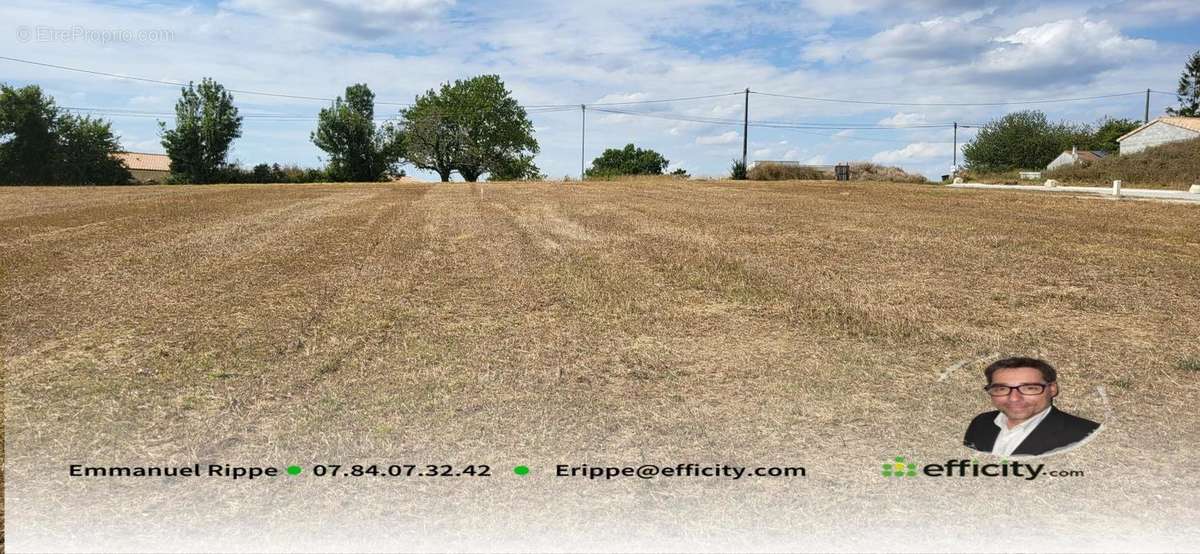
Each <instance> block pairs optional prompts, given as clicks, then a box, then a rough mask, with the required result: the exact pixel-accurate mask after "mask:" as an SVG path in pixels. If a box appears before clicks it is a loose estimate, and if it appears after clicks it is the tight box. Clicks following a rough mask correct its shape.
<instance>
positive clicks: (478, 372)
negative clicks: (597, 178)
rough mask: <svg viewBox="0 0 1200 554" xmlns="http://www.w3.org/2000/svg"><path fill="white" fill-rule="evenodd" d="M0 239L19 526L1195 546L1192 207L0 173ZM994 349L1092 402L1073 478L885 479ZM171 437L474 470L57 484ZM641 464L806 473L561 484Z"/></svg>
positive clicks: (217, 455)
mask: <svg viewBox="0 0 1200 554" xmlns="http://www.w3.org/2000/svg"><path fill="white" fill-rule="evenodd" d="M0 255H2V256H3V277H2V279H3V290H4V295H3V299H2V308H3V309H2V310H0V336H2V339H0V340H2V346H0V347H2V348H3V358H2V363H3V366H4V373H5V381H6V383H5V385H6V408H7V409H6V412H5V436H4V438H5V440H6V459H5V464H6V480H7V490H6V493H5V494H6V496H7V500H8V508H7V514H6V515H7V518H8V525H9V526H10V537H11V536H12V535H11V533H12V532H14V531H13V529H14V527H13V526H15V525H18V524H21V525H25V526H28V527H26V529H38V530H39V531H38V533H44V534H46V536H50V535H51V534H52V533H64V532H73V533H83V531H80V530H79V528H78V527H72V525H73V524H74V523H77V522H78V521H79V520H72V521H67V520H69V519H70V518H67V519H64V516H63V514H64V513H70V514H73V516H72V517H76V518H82V519H88V520H89V521H91V520H92V519H94V520H95V521H101V522H109V523H110V524H111V525H110V528H111V536H109V538H110V539H114V540H116V539H120V540H123V541H134V540H135V539H137V538H138V537H143V538H145V539H146V540H152V539H153V538H154V537H155V536H156V535H154V533H155V532H156V531H155V530H154V527H155V526H154V525H153V524H151V523H150V522H155V523H159V524H161V525H163V526H167V525H169V524H172V523H171V522H178V521H186V522H188V525H189V527H188V528H189V529H192V530H193V531H196V530H198V529H207V528H218V527H220V528H222V529H224V531H223V532H227V533H230V534H235V533H236V531H237V528H239V527H238V525H241V526H242V527H241V528H244V529H243V530H246V532H247V533H249V535H248V536H250V537H251V539H252V538H253V532H254V530H255V529H262V528H270V529H276V530H278V529H284V528H287V526H288V525H295V526H296V529H298V530H293V531H292V532H293V533H303V529H305V528H307V529H310V530H311V529H312V528H313V527H312V525H322V524H323V525H327V526H332V525H333V523H334V522H338V521H342V520H343V519H344V520H346V521H356V522H359V523H364V525H365V524H366V523H370V522H376V523H379V522H385V523H379V524H378V525H374V527H370V528H371V529H372V531H371V533H375V534H374V535H371V536H373V537H392V535H389V533H392V534H394V540H401V539H403V538H405V537H407V539H405V540H411V541H415V542H407V543H402V544H405V545H412V546H413V548H416V547H417V546H418V545H419V544H423V543H421V542H419V541H418V539H419V538H421V537H424V538H425V539H427V543H428V544H429V545H430V548H433V547H436V546H442V547H444V546H446V545H447V544H467V545H469V544H474V543H471V537H468V536H466V535H464V534H463V533H464V531H463V530H464V529H467V528H471V529H476V530H477V531H479V535H478V536H477V537H475V538H476V539H478V540H484V539H479V537H483V536H485V535H486V534H487V532H488V530H492V531H493V535H494V536H495V537H502V536H505V535H504V531H503V529H505V528H506V527H505V525H516V524H517V522H515V521H513V519H514V517H510V516H515V515H516V514H525V515H526V516H527V517H524V516H523V517H521V518H519V519H521V522H520V532H521V533H526V535H524V536H526V537H530V536H532V537H541V538H546V537H549V536H556V535H555V533H558V534H562V533H563V531H562V529H563V528H564V527H562V526H568V525H569V526H572V527H571V529H572V533H574V534H573V535H572V536H573V537H575V538H577V539H578V540H580V541H584V540H591V541H603V540H606V539H605V537H610V538H611V539H612V541H613V542H611V543H609V542H606V543H601V544H610V545H615V544H617V543H618V542H619V540H627V541H635V540H636V539H637V538H638V537H651V538H653V537H658V538H664V537H684V538H681V539H678V540H680V541H684V542H675V543H666V544H668V545H671V544H673V545H675V546H679V545H681V544H687V542H686V541H687V540H691V541H703V540H705V539H706V538H711V539H713V540H717V539H721V540H724V541H725V542H723V543H721V544H724V545H727V546H728V545H738V544H741V545H746V546H747V547H753V546H755V545H761V544H775V543H778V544H795V543H794V542H793V543H789V542H788V541H789V540H791V541H795V540H796V537H800V536H805V537H809V538H814V537H816V538H819V537H826V538H827V539H829V540H834V539H841V540H842V541H844V542H842V543H840V544H843V545H852V544H854V543H853V540H854V537H847V536H843V535H838V532H839V531H838V529H842V528H845V527H855V526H857V527H858V528H860V529H862V528H873V529H875V530H876V531H877V532H878V533H882V534H887V533H893V532H894V534H895V535H896V536H898V537H905V536H909V535H920V536H924V537H925V538H926V539H928V540H929V541H936V540H952V539H953V537H954V534H955V533H956V532H961V533H962V537H973V536H976V535H974V533H976V530H977V529H980V528H986V527H987V526H989V525H994V522H995V520H996V519H997V518H1001V519H1003V518H1018V517H1020V516H1022V514H1025V515H1028V514H1031V513H1036V514H1037V518H1038V519H1037V523H1036V525H1033V526H1032V527H1030V528H1029V529H1030V531H1029V532H1030V533H1031V535H1034V536H1042V535H1045V536H1047V537H1053V536H1055V535H1056V534H1057V535H1058V536H1060V537H1062V536H1064V535H1063V534H1064V533H1072V532H1074V533H1076V534H1078V533H1079V532H1080V531H1079V530H1080V529H1085V530H1087V532H1088V533H1093V534H1092V537H1091V539H1089V540H1095V541H1100V542H1097V543H1096V544H1104V543H1103V541H1106V540H1108V541H1117V542H1119V541H1121V539H1122V537H1125V538H1126V539H1128V537H1130V535H1129V534H1128V532H1129V531H1128V530H1129V529H1138V532H1139V533H1147V534H1148V535H1147V536H1150V537H1158V538H1161V539H1162V540H1163V541H1164V542H1163V543H1162V544H1163V545H1164V547H1171V546H1172V545H1177V544H1192V545H1193V546H1194V544H1195V543H1185V542H1183V541H1187V540H1195V539H1196V532H1197V530H1196V526H1195V522H1196V521H1197V520H1198V518H1200V510H1198V509H1197V508H1196V506H1195V505H1194V497H1195V495H1196V493H1197V485H1196V481H1195V477H1194V475H1195V473H1194V466H1195V463H1196V462H1195V460H1196V454H1197V449H1196V439H1197V437H1200V414H1198V413H1197V410H1196V401H1197V398H1198V395H1197V392H1198V391H1200V207H1197V206H1191V205H1177V204H1167V203H1158V202H1137V201H1129V200H1123V201H1112V200H1107V199H1100V198H1076V197H1070V196H1060V195H1043V194H1030V193H1016V192H1014V193H1009V192H992V191H972V190H950V189H945V188H941V187H937V186H926V185H900V184H882V183H855V184H849V185H847V184H841V183H832V182H779V183H755V182H724V181H711V182H678V181H625V182H599V183H585V184H580V183H566V184H562V183H529V184H516V183H480V184H466V183H456V184H421V183H405V184H392V185H388V184H369V185H367V184H364V185H281V186H188V187H120V188H7V189H0ZM999 354H1010V355H1042V356H1044V357H1046V358H1047V359H1049V360H1050V361H1051V362H1052V363H1054V364H1056V365H1057V366H1058V368H1059V371H1060V374H1061V383H1062V387H1063V391H1064V392H1063V395H1062V396H1061V397H1060V399H1059V400H1058V405H1059V406H1061V407H1063V408H1064V409H1066V410H1068V411H1071V412H1074V413H1077V414H1079V415H1083V416H1086V417H1090V418H1092V419H1095V420H1098V421H1104V422H1105V428H1104V430H1103V432H1102V433H1101V434H1100V435H1099V436H1098V437H1097V438H1096V439H1095V440H1094V441H1092V442H1091V443H1090V444H1088V445H1086V446H1085V447H1084V448H1081V449H1077V450H1075V451H1072V452H1070V453H1067V454H1063V455H1061V456H1058V457H1055V458H1054V461H1055V462H1054V463H1055V464H1057V465H1059V466H1061V467H1064V468H1072V469H1081V470H1085V471H1086V472H1087V476H1086V477H1082V478H1073V479H1062V480H1057V481H1055V480H1050V481H1044V480H1039V481H1037V482H1033V483H1023V482H1022V483H1018V482H1008V481H1005V482H1003V483H990V484H987V485H986V486H984V485H981V484H980V483H979V482H978V481H970V480H949V479H946V480H934V479H928V480H924V481H914V482H911V483H900V484H898V483H893V482H888V481H886V480H882V478H881V477H880V476H879V474H878V467H879V464H880V463H881V462H882V461H883V460H885V459H887V458H890V457H891V456H894V455H898V454H903V455H908V456H910V457H916V458H918V459H920V460H921V461H935V460H945V459H949V458H957V457H969V456H970V454H969V452H968V451H966V450H965V449H963V448H962V447H961V446H960V442H961V437H962V433H963V431H964V429H965V426H966V423H967V422H968V421H969V420H970V418H971V417H972V416H974V415H975V414H977V413H979V412H982V411H985V410H988V409H990V408H989V405H988V402H987V400H986V398H985V397H984V396H983V393H982V391H980V390H979V389H980V387H981V386H982V384H983V379H982V375H981V370H982V368H983V366H984V365H985V364H986V362H987V361H988V360H989V359H991V357H993V356H994V355H999ZM197 461H199V462H213V463H218V462H221V463H247V464H263V465H275V466H283V465H286V464H290V463H297V464H305V465H306V464H313V463H343V464H351V463H371V462H404V463H410V462H415V463H457V464H466V463H471V462H474V463H488V464H491V465H492V466H493V467H494V468H495V472H496V473H497V475H496V476H495V477H492V478H489V479H486V480H475V481H469V482H464V481H462V480H456V479H447V480H441V481H439V480H430V479H425V480H417V479H413V480H408V481H403V482H400V481H394V480H384V481H371V484H370V485H369V486H368V485H365V484H363V483H362V482H361V481H358V480H354V479H347V480H341V481H334V480H331V479H324V480H322V479H317V478H312V477H310V476H301V477H299V478H295V479H293V480H292V481H288V482H287V483H286V486H285V485H284V484H280V483H279V482H278V481H269V482H262V483H257V482H256V483H231V482H224V481H217V480H211V481H209V480H205V481H188V482H186V483H181V482H160V481H154V482H148V481H139V482H133V481H120V482H114V481H111V480H82V479H67V478H65V467H66V464H67V463H70V462H76V463H78V462H86V463H89V464H94V465H103V464H116V463H124V464H158V465H163V464H190V463H194V462H197ZM643 462H660V463H663V464H668V463H669V464H675V463H680V462H700V463H726V464H742V465H771V464H781V465H803V466H805V467H806V468H807V469H808V471H809V475H808V477H806V478H804V479H803V480H799V481H796V480H790V481H781V480H757V481H740V482H725V481H714V480H676V481H668V480H662V479H659V480H654V481H642V480H636V479H629V480H616V481H610V482H604V481H600V482H588V481H579V480H568V479H563V478H554V477H552V476H551V475H550V474H551V473H552V471H553V465H554V464H557V463H575V464H579V463H587V464H592V465H601V464H620V465H625V464H632V465H637V464H640V463H643ZM516 464H527V465H529V466H530V467H531V468H532V469H533V471H532V473H531V474H530V475H528V476H525V477H516V476H514V475H513V474H512V473H511V468H512V466H514V465H516ZM381 483H382V484H381ZM380 498H386V499H387V501H386V502H384V501H380V500H378V499H380ZM1151 513H1154V514H1156V516H1155V517H1154V518H1149V517H1148V516H1147V514H1151ZM150 514H153V517H150ZM430 514H454V517H451V518H447V517H440V518H438V519H432V518H431V516H430ZM498 514H500V516H503V517H500V516H498ZM427 516H429V517H427ZM89 518H92V519H89ZM229 521H237V522H239V523H238V525H229V524H228V522H229ZM617 521H620V522H621V526H620V528H619V530H617V529H616V528H614V527H612V525H613V523H612V522H617ZM1189 521H1190V522H1191V523H1190V524H1188V523H1186V522H1189ZM314 522H315V523H314ZM1181 522H1182V523H1181ZM951 523H953V525H950V524H951ZM206 526H207V527H206ZM221 526H226V527H221ZM305 526H308V527H305ZM104 527H105V526H104V525H103V524H101V525H99V526H98V527H93V528H91V530H90V531H89V532H94V533H97V534H98V535H97V536H100V535H103V533H102V532H101V530H100V529H101V528H104ZM69 529H72V530H71V531H67V530H69ZM956 530H957V531H956ZM160 531H161V530H160ZM327 531H328V533H327V534H325V535H323V538H324V539H327V540H329V541H332V543H334V544H341V545H346V544H358V545H359V546H363V544H361V543H354V542H353V540H354V539H356V538H358V539H361V538H362V536H361V535H359V536H355V535H347V536H341V535H338V534H337V532H335V531H333V530H332V528H327ZM196 532H197V533H199V532H200V531H196ZM452 532H457V533H459V535H456V537H458V538H459V539H461V540H462V541H463V542H461V543H455V542H453V541H450V539H449V538H447V537H449V535H446V534H445V533H452ZM439 533H441V534H439ZM906 533H907V535H906ZM467 534H468V535H469V533H467ZM230 536H232V535H230ZM295 536H299V535H295ZM431 537H441V538H442V539H445V540H444V541H443V542H439V541H438V540H434V539H433V538H431ZM93 538H95V537H93ZM102 538H103V537H101V539H102ZM685 539H686V540H685ZM31 540H32V539H31ZM46 540H49V539H46ZM96 540H100V539H96ZM389 540H392V539H389ZM814 540H815V539H814ZM863 540H864V541H865V540H868V539H866V538H864V539H863ZM339 541H340V542H339ZM738 541H741V542H738ZM772 541H775V542H772ZM95 544H103V543H95ZM180 544H182V543H180ZM393 544H401V543H393ZM490 544H492V545H496V544H501V543H499V542H495V543H490ZM581 544H582V543H581ZM714 544H715V543H714ZM814 544H815V543H814ZM863 544H865V543H863ZM937 544H938V543H936V542H926V543H922V542H919V541H918V542H912V543H894V544H893V547H894V548H896V549H905V548H914V549H918V548H922V547H924V548H929V547H931V545H932V546H936V545H937ZM945 544H949V543H945ZM1146 544H1154V543H1153V542H1150V543H1146ZM368 546H369V545H368ZM559 546H560V547H562V548H568V547H569V546H570V545H568V544H566V543H559ZM1043 546H1046V547H1047V548H1051V547H1052V546H1053V545H1052V544H1051V543H1043ZM850 547H851V548H852V546H850ZM860 547H861V544H860Z"/></svg>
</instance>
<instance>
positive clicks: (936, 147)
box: [871, 142, 952, 164]
mask: <svg viewBox="0 0 1200 554" xmlns="http://www.w3.org/2000/svg"><path fill="white" fill-rule="evenodd" d="M950 150H951V149H950V148H947V147H946V145H944V144H933V143H928V142H914V143H912V144H909V145H908V146H905V147H904V148H901V149H899V150H885V151H883V152H879V153H878V154H875V155H874V156H871V161H873V162H875V163H881V164H899V163H906V162H916V161H924V160H930V159H934V158H938V157H946V156H950V155H951V154H952V153H951V152H950Z"/></svg>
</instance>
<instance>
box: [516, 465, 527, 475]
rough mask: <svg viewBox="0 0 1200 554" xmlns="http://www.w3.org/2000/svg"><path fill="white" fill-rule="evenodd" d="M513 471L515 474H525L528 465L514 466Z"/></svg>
mask: <svg viewBox="0 0 1200 554" xmlns="http://www.w3.org/2000/svg"><path fill="white" fill-rule="evenodd" d="M513 473H516V474H517V475H527V474H528V473H529V466H517V467H514V468H513Z"/></svg>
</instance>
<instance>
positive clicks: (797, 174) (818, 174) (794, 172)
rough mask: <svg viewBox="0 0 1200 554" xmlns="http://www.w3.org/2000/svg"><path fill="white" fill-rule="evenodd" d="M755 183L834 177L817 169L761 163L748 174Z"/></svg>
mask: <svg viewBox="0 0 1200 554" xmlns="http://www.w3.org/2000/svg"><path fill="white" fill-rule="evenodd" d="M747 176H748V177H749V178H750V179H753V180H755V181H794V180H823V179H832V178H833V175H832V174H829V173H826V172H824V171H821V170H820V169H817V168H815V167H811V166H804V165H784V164H771V163H760V164H756V165H755V166H754V168H753V169H751V170H750V172H749V173H748V174H747Z"/></svg>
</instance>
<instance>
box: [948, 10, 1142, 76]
mask: <svg viewBox="0 0 1200 554" xmlns="http://www.w3.org/2000/svg"><path fill="white" fill-rule="evenodd" d="M994 42H995V44H994V45H993V46H992V47H991V48H990V49H989V50H988V51H986V52H984V53H983V54H982V55H981V56H980V57H979V59H978V60H977V61H976V62H975V63H974V64H972V65H971V67H970V68H969V73H970V76H971V77H974V78H979V77H987V78H992V79H996V80H1005V81H1008V82H1010V83H1012V84H1014V85H1015V86H1024V85H1028V84H1036V83H1040V84H1043V85H1044V84H1047V83H1056V82H1064V81H1070V82H1075V83H1080V82H1084V83H1086V82H1088V81H1091V80H1094V79H1095V78H1096V76H1097V75H1098V74H1099V73H1102V72H1104V71H1106V70H1110V69H1115V68H1118V67H1120V66H1122V65H1123V64H1124V63H1126V62H1129V61H1131V60H1134V59H1138V58H1142V57H1146V56H1149V55H1151V54H1152V53H1153V52H1154V50H1155V43H1154V41H1152V40H1147V39H1135V38H1129V37H1126V36H1124V35H1122V34H1121V32H1120V31H1119V30H1118V29H1117V28H1116V27H1114V26H1113V25H1112V24H1110V23H1108V22H1106V21H1090V20H1088V19H1082V18H1081V19H1064V20H1060V21H1054V22H1050V23H1044V24H1042V25H1037V26H1033V27H1025V28H1022V29H1020V30H1018V31H1017V32H1015V33H1012V34H1010V35H1007V36H1002V37H998V38H996V39H995V41H994Z"/></svg>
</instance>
